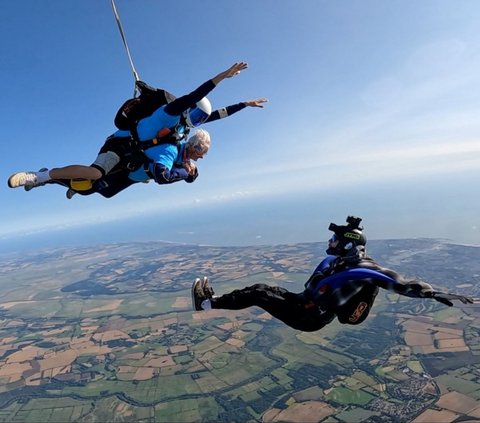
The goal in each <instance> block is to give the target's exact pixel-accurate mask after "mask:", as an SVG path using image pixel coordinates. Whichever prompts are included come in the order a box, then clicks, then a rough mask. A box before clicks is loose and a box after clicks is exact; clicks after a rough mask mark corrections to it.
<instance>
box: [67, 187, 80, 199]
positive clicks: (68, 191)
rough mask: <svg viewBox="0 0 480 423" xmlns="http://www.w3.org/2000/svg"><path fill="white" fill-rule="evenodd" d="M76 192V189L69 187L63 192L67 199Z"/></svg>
mask: <svg viewBox="0 0 480 423" xmlns="http://www.w3.org/2000/svg"><path fill="white" fill-rule="evenodd" d="M76 193H77V191H74V190H73V189H71V188H68V190H67V193H66V194H65V195H66V196H67V198H68V199H69V200H71V199H72V197H73V196H74V195H75V194H76Z"/></svg>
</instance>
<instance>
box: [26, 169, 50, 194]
mask: <svg viewBox="0 0 480 423" xmlns="http://www.w3.org/2000/svg"><path fill="white" fill-rule="evenodd" d="M47 170H48V169H47V168H46V167H42V168H41V169H40V170H39V171H38V173H40V172H46V171H47ZM38 173H37V174H36V175H37V183H36V185H24V186H23V189H24V190H25V191H30V190H32V189H33V188H37V187H41V186H43V185H45V182H38Z"/></svg>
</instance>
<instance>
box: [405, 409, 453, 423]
mask: <svg viewBox="0 0 480 423" xmlns="http://www.w3.org/2000/svg"><path fill="white" fill-rule="evenodd" d="M457 417H458V414H455V413H452V412H451V411H447V410H442V411H437V410H426V411H424V412H423V413H422V414H420V415H419V416H418V417H417V418H416V419H415V420H413V421H412V423H432V422H435V423H450V422H453V421H454V420H456V419H457Z"/></svg>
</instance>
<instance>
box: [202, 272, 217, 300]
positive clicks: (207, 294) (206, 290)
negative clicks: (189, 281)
mask: <svg viewBox="0 0 480 423" xmlns="http://www.w3.org/2000/svg"><path fill="white" fill-rule="evenodd" d="M202 290H203V294H204V295H205V297H207V298H208V299H210V298H212V297H213V296H214V295H215V292H213V288H212V287H211V286H210V284H209V283H208V278H207V277H206V276H204V277H203V280H202Z"/></svg>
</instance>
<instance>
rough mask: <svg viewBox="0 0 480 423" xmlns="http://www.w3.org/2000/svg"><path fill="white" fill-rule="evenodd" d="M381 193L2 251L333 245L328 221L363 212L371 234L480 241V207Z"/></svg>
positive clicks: (24, 243)
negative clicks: (133, 245)
mask: <svg viewBox="0 0 480 423" xmlns="http://www.w3.org/2000/svg"><path fill="white" fill-rule="evenodd" d="M367 192H368V191H367ZM374 194H375V195H373V193H371V195H368V196H367V195H365V194H363V193H360V192H358V191H351V190H349V191H348V192H347V191H340V192H337V193H335V194H332V193H327V194H326V193H319V192H316V193H310V194H299V195H293V196H289V197H288V198H283V197H279V196H272V197H271V198H262V199H258V198H257V199H241V200H234V201H230V202H227V203H216V204H211V205H196V206H193V207H192V208H189V209H182V210H177V211H171V212H164V211H163V212H158V213H152V214H149V215H146V214H142V215H139V216H137V217H133V218H128V219H124V220H117V221H112V222H108V223H101V224H90V225H88V226H77V227H70V228H66V229H46V230H44V231H41V232H37V233H32V234H28V235H17V236H9V237H4V238H2V239H0V253H9V252H21V251H25V250H37V249H40V248H51V247H68V246H72V247H73V246H94V245H98V244H105V243H116V242H137V241H152V240H154V241H167V242H175V243H187V244H200V245H202V244H203V245H215V246H247V245H275V244H285V243H298V242H323V241H325V242H326V241H327V239H328V238H329V236H330V234H331V233H330V232H329V231H328V229H327V228H328V225H329V223H330V222H335V223H337V224H342V223H344V222H345V218H346V216H347V215H348V214H353V215H357V216H361V217H363V219H364V221H363V224H364V226H365V233H366V234H367V237H368V238H369V239H402V238H443V239H449V240H452V241H453V242H456V243H465V244H472V245H480V221H479V217H478V213H476V212H474V211H475V208H474V207H472V208H465V207H463V208H462V205H460V204H458V203H457V204H453V203H449V202H445V198H438V200H437V201H428V202H424V203H422V202H421V198H420V197H421V196H420V197H419V194H418V193H417V194H416V196H417V198H409V193H408V189H407V190H405V191H400V192H399V189H396V190H392V189H391V188H390V187H386V188H385V189H384V190H378V189H377V191H376V192H375V193H374ZM79 200H81V198H80V199H79ZM457 210H458V211H461V214H459V213H458V212H457Z"/></svg>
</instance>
